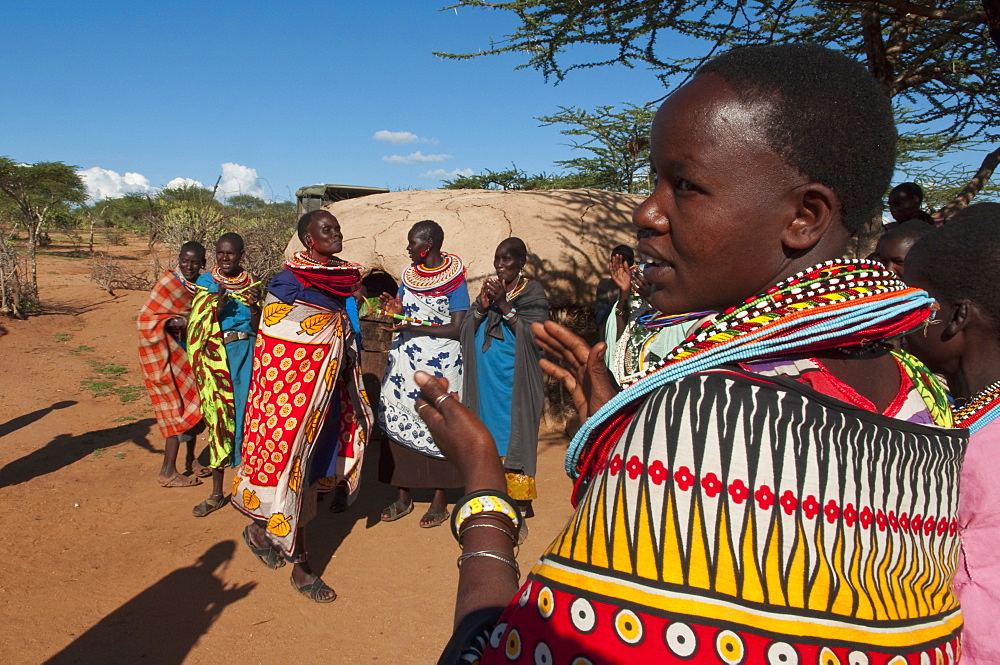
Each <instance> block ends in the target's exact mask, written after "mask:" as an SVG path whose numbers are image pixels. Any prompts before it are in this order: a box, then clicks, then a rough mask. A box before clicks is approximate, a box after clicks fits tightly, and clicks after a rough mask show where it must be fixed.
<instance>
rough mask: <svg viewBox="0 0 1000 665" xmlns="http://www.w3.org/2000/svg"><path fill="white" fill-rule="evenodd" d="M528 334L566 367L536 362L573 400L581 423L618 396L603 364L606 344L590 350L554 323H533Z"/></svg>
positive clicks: (579, 339)
mask: <svg viewBox="0 0 1000 665" xmlns="http://www.w3.org/2000/svg"><path fill="white" fill-rule="evenodd" d="M531 331H532V332H533V333H535V341H536V342H538V345H539V346H540V347H542V349H543V350H544V351H545V352H546V353H548V354H549V355H551V356H554V357H556V358H561V359H562V360H563V362H565V363H566V365H567V367H561V366H559V365H557V364H556V363H554V362H552V361H551V360H548V359H547V358H543V359H542V360H540V361H539V365H540V366H541V368H542V371H543V372H545V373H546V374H548V375H549V376H551V377H552V378H554V379H556V380H558V381H560V382H562V384H563V386H565V387H566V390H568V391H569V392H570V394H571V395H572V396H573V405H574V406H575V407H576V411H577V414H578V416H579V418H580V422H581V423H582V422H583V421H584V420H586V419H587V418H589V417H590V416H592V415H593V414H594V412H596V411H597V410H598V409H599V408H601V407H602V406H604V405H605V404H606V403H607V402H608V400H610V399H611V398H612V397H614V396H615V394H616V393H617V392H618V389H617V388H616V387H615V383H614V380H613V379H612V378H611V373H610V372H609V371H608V368H607V366H606V365H605V364H604V351H605V349H606V348H607V344H605V343H604V342H601V343H599V344H597V345H595V346H593V347H590V346H587V343H586V342H585V341H583V338H581V337H580V336H579V335H575V334H574V333H572V332H570V331H569V330H568V329H566V328H565V327H564V326H561V325H559V324H558V323H556V322H555V321H546V322H544V323H532V324H531Z"/></svg>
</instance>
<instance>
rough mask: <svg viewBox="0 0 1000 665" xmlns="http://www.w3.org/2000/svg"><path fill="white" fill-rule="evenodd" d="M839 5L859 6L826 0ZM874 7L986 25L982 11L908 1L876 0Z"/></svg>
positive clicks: (849, 1)
mask: <svg viewBox="0 0 1000 665" xmlns="http://www.w3.org/2000/svg"><path fill="white" fill-rule="evenodd" d="M827 2H835V3H837V4H839V5H861V4H868V3H861V2H858V1H857V0H827ZM874 4H875V5H883V6H886V7H892V8H893V9H898V10H899V11H901V12H906V13H907V14H915V15H917V16H924V17H926V18H933V19H940V20H945V21H957V22H959V23H982V24H985V23H986V13H985V12H983V11H982V10H973V11H956V10H953V9H938V8H937V7H927V6H926V5H921V4H919V3H916V2H910V1H909V0H876V2H875V3H874Z"/></svg>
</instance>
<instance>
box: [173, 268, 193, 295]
mask: <svg viewBox="0 0 1000 665" xmlns="http://www.w3.org/2000/svg"><path fill="white" fill-rule="evenodd" d="M174 275H176V276H177V279H179V280H181V285H183V286H184V288H185V289H187V290H188V293H192V294H193V293H195V292H196V291H197V290H198V286H197V285H196V284H195V283H194V282H189V281H188V280H187V278H185V277H184V273H182V272H181V269H180V268H178V269H177V270H175V271H174Z"/></svg>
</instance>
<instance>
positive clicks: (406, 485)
mask: <svg viewBox="0 0 1000 665" xmlns="http://www.w3.org/2000/svg"><path fill="white" fill-rule="evenodd" d="M407 241H408V244H407V252H408V253H409V256H410V260H411V261H412V264H411V265H410V266H408V267H407V268H406V269H405V270H404V271H403V275H402V280H401V285H400V287H399V291H398V293H396V294H388V293H384V294H382V295H381V296H380V301H381V304H382V307H383V310H384V311H385V312H386V313H387V314H389V315H390V316H392V317H394V318H396V319H397V320H399V321H400V322H399V323H398V324H396V325H394V326H391V327H386V328H385V329H386V330H390V331H391V332H393V333H394V335H395V337H394V339H393V343H392V348H391V350H390V352H389V362H388V365H387V367H386V372H385V377H384V379H383V382H382V394H381V401H380V406H379V414H378V416H379V422H380V424H381V426H382V429H383V431H384V432H385V433H386V437H387V438H386V440H385V445H384V447H383V451H382V456H381V464H380V469H379V479H380V480H381V481H382V482H384V483H389V484H392V485H394V486H396V487H397V488H398V496H397V497H396V500H395V501H394V502H393V503H392V504H390V505H389V506H388V507H386V509H385V510H384V511H383V512H382V520H383V521H385V522H391V521H394V520H397V519H399V518H401V517H403V516H405V515H407V514H409V513H410V512H411V511H412V510H413V500H412V498H411V496H410V489H411V488H414V487H418V488H433V489H434V497H433V499H432V501H431V505H430V508H429V509H428V511H427V512H426V513H425V514H424V516H423V517H422V518H421V520H420V526H422V527H433V526H438V525H440V524H442V523H443V522H445V521H446V520H447V519H448V510H447V505H446V502H445V493H444V490H445V489H448V488H455V487H462V486H463V480H462V477H461V475H460V474H459V473H458V469H457V468H456V467H455V466H454V465H453V464H452V463H451V462H450V461H448V460H447V459H446V458H445V456H444V454H443V453H442V452H441V450H440V449H439V448H438V447H437V445H436V443H435V442H434V438H433V436H432V435H431V433H430V431H429V430H428V429H427V426H426V424H425V423H424V421H423V419H422V418H421V417H420V414H419V413H418V412H417V410H416V408H415V405H414V400H415V399H416V398H417V396H418V395H419V393H420V389H419V387H418V386H417V384H416V383H415V382H414V378H413V377H414V374H415V373H416V372H418V371H423V372H427V373H429V374H431V375H433V376H436V377H438V378H441V379H444V380H446V381H447V383H448V385H449V386H450V389H451V391H452V392H453V393H454V397H455V398H456V399H458V400H461V401H462V402H464V403H465V404H467V405H468V406H469V408H471V409H472V410H473V411H474V412H475V413H478V414H479V416H480V417H481V418H482V419H483V420H484V422H487V423H489V425H490V427H491V428H492V429H493V431H494V432H495V434H496V444H497V453H498V455H499V456H500V457H501V458H502V459H503V460H504V468H505V469H506V470H507V482H508V487H509V489H510V492H511V495H512V496H514V497H515V498H516V499H517V500H518V501H519V502H521V503H522V505H523V506H524V508H525V509H526V510H530V505H531V504H530V502H531V500H532V499H534V498H535V497H536V489H535V483H534V475H535V460H536V455H537V445H538V425H539V421H540V419H541V414H542V406H543V404H544V389H543V379H542V372H541V370H540V369H539V365H538V360H539V355H540V352H539V350H538V347H537V346H536V345H535V344H534V338H533V335H532V332H531V324H532V323H534V322H538V321H544V320H546V319H547V318H548V301H547V300H546V297H545V291H544V290H543V289H542V287H541V285H540V284H538V282H536V281H534V280H531V279H528V278H527V277H525V276H524V274H523V269H524V264H525V261H526V259H527V255H528V252H527V247H526V246H525V244H524V242H523V241H522V240H520V239H519V238H508V239H506V240H504V241H503V242H501V243H500V244H499V245H498V246H497V249H496V253H495V255H494V259H493V267H494V270H495V271H496V278H490V279H486V280H484V282H483V285H482V288H481V290H480V292H479V295H478V296H477V297H476V299H475V301H474V302H470V299H469V291H468V287H467V285H466V270H465V265H464V263H463V261H462V259H461V258H460V257H458V256H456V255H454V254H449V253H447V252H443V251H442V249H441V247H442V245H443V243H444V231H443V230H442V228H441V227H440V225H438V224H437V223H436V222H433V221H430V220H425V221H421V222H417V223H416V224H414V226H413V228H412V229H410V232H409V234H408V236H407ZM470 310H471V312H470ZM515 386H516V390H515ZM523 533H525V534H526V533H527V531H526V528H525V530H524V532H523Z"/></svg>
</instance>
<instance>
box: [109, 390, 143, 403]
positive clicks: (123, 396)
mask: <svg viewBox="0 0 1000 665" xmlns="http://www.w3.org/2000/svg"><path fill="white" fill-rule="evenodd" d="M114 392H115V394H116V395H118V399H119V400H120V401H121V403H122V404H128V403H129V402H134V401H136V400H137V399H139V398H140V397H142V396H143V394H144V391H143V389H142V388H139V387H138V386H118V387H117V388H115V391H114Z"/></svg>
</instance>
